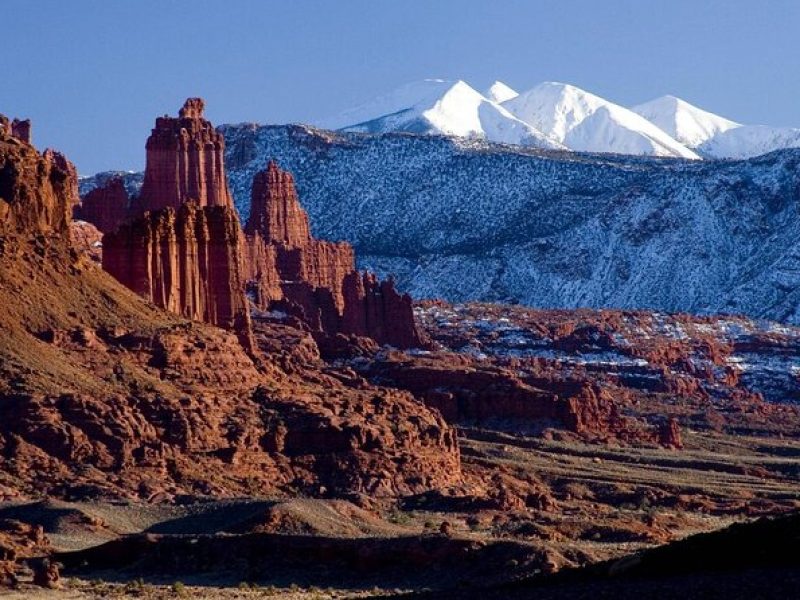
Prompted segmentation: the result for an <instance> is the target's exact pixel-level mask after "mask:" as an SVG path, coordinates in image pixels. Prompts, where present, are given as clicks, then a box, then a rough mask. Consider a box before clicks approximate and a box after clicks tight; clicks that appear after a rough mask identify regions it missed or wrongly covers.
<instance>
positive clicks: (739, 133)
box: [697, 125, 800, 158]
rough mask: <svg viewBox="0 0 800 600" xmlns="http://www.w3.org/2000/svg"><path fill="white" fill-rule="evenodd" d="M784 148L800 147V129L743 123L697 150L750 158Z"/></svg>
mask: <svg viewBox="0 0 800 600" xmlns="http://www.w3.org/2000/svg"><path fill="white" fill-rule="evenodd" d="M784 148H800V129H795V128H791V127H767V126H766V125H742V126H741V127H737V128H735V129H729V130H728V131H724V132H722V133H720V134H718V135H716V136H714V137H713V138H711V139H710V140H708V141H707V142H705V143H704V144H702V145H701V146H699V147H698V149H697V151H698V152H700V153H702V154H703V155H705V156H708V157H711V158H749V157H752V156H759V155H761V154H766V153H767V152H772V151H773V150H781V149H784Z"/></svg>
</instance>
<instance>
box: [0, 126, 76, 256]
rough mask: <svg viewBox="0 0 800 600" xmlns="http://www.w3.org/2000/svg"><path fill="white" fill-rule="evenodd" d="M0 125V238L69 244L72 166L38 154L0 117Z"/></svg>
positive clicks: (55, 155) (60, 158)
mask: <svg viewBox="0 0 800 600" xmlns="http://www.w3.org/2000/svg"><path fill="white" fill-rule="evenodd" d="M0 117H2V116H1V115H0ZM14 123H18V121H16V120H15V121H14ZM0 125H2V126H0V140H2V148H1V149H0V150H1V151H0V236H5V235H10V234H14V233H24V234H26V235H37V234H39V235H49V236H64V239H65V240H66V241H68V239H69V235H68V232H67V231H68V227H69V221H70V213H71V211H72V205H73V204H74V203H76V202H77V201H78V195H77V194H78V178H77V172H76V170H75V166H74V165H73V164H72V163H71V162H69V161H68V160H67V159H66V158H65V157H64V156H63V155H62V154H60V153H58V152H54V151H52V150H46V151H45V152H44V154H43V155H40V154H39V153H38V152H37V151H36V149H35V148H34V147H33V146H31V145H30V143H29V141H28V139H29V138H28V139H26V138H24V137H19V135H18V132H19V127H18V126H14V125H12V124H9V120H8V119H7V118H5V117H2V118H0Z"/></svg>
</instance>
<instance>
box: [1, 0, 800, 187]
mask: <svg viewBox="0 0 800 600" xmlns="http://www.w3.org/2000/svg"><path fill="white" fill-rule="evenodd" d="M0 21H2V22H3V53H4V60H3V63H2V67H0V112H2V113H4V114H7V115H9V116H21V117H30V118H32V119H33V121H34V130H33V134H34V143H35V144H36V145H37V146H38V147H40V148H43V147H45V146H52V147H56V148H58V149H60V150H63V151H64V152H66V153H67V154H68V156H69V157H70V158H72V160H73V161H74V162H75V163H76V164H77V165H78V169H79V171H80V172H81V173H82V174H91V173H93V172H96V171H98V170H102V169H111V168H121V169H139V168H142V167H143V164H144V141H145V139H146V138H147V135H148V133H149V130H150V127H152V123H153V120H154V118H155V117H156V116H157V115H160V114H165V113H170V114H174V113H176V111H177V109H178V107H179V106H180V104H181V103H182V101H183V99H184V98H186V97H187V96H194V95H199V96H203V97H204V98H205V99H206V102H207V113H208V115H209V118H211V119H212V120H213V121H214V122H215V123H218V124H219V123H223V122H239V121H259V122H264V123H285V122H302V121H305V120H310V119H314V118H316V117H324V116H327V115H329V114H335V113H337V112H339V111H341V110H343V109H345V108H348V107H350V106H352V105H354V104H356V103H358V102H360V101H362V100H366V99H369V98H371V97H372V96H374V95H376V94H379V93H382V92H385V91H388V90H391V89H392V88H394V87H396V86H398V85H401V84H403V83H406V82H409V81H413V80H417V79H424V78H427V77H442V78H448V79H449V78H455V79H457V78H461V79H465V80H467V81H468V82H470V83H472V84H473V85H475V86H476V87H478V88H482V87H484V86H486V85H488V84H489V83H491V82H492V81H494V80H495V79H500V80H503V81H505V82H506V83H508V84H509V85H511V86H512V87H514V88H516V89H518V90H520V89H526V88H529V87H532V86H533V85H535V84H536V83H539V82H540V81H544V80H554V81H563V82H568V83H572V84H575V85H577V86H580V87H583V88H585V89H588V90H589V91H592V92H594V93H597V94H599V95H601V96H604V97H606V98H608V99H609V100H613V101H615V102H618V103H621V104H635V103H639V102H643V101H646V100H649V99H651V98H653V97H656V96H660V95H662V94H666V93H672V94H675V95H677V96H681V97H683V98H684V99H686V100H688V101H690V102H692V103H695V104H697V105H699V106H700V107H702V108H706V109H708V110H711V111H713V112H717V113H719V114H722V115H723V116H726V117H729V118H732V119H735V120H739V121H743V122H746V123H764V124H769V125H781V126H782V125H791V126H798V127H800V68H798V67H799V66H800V65H799V64H798V63H800V1H797V0H769V1H766V0H765V1H763V2H755V1H753V0H748V1H744V0H727V1H723V0H708V1H703V0H663V1H662V0H638V1H634V0H607V1H602V0H594V1H584V0H553V1H545V0H541V1H535V0H528V1H524V0H486V1H476V0H462V1H456V0H427V1H423V0H394V1H388V0H335V1H334V0H329V1H327V2H323V1H319V0H285V1H283V2H278V1H269V0H265V1H256V0H253V1H244V0H242V1H238V0H225V1H219V2H209V1H205V0H193V1H191V2H187V1H182V0H181V1H168V0H160V1H154V0H153V1H150V0H138V1H135V2H133V1H131V2H124V1H122V0H117V1H114V0H109V1H104V2H101V1H94V2H90V1H88V0H70V1H65V0H58V1H56V0H51V1H43V0H3V3H2V14H1V15H0Z"/></svg>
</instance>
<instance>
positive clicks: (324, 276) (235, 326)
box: [75, 98, 425, 348]
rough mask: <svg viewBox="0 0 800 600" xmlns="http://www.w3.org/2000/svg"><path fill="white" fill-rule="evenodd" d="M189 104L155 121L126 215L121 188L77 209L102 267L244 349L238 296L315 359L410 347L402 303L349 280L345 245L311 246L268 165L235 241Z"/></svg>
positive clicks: (210, 152)
mask: <svg viewBox="0 0 800 600" xmlns="http://www.w3.org/2000/svg"><path fill="white" fill-rule="evenodd" d="M203 108H204V103H203V101H202V100H201V99H200V98H189V99H188V100H187V101H186V102H185V104H184V105H183V107H182V108H181V109H180V112H179V116H178V117H177V118H173V117H160V118H158V119H156V126H155V127H154V128H153V130H152V133H151V135H150V137H149V138H148V140H147V164H146V168H145V174H144V183H143V186H142V192H141V195H140V197H139V199H138V201H137V202H134V203H131V202H129V201H128V199H127V193H126V192H125V190H124V186H123V185H122V183H121V182H120V181H119V180H114V179H112V180H110V181H109V182H108V183H107V184H106V185H105V186H103V187H101V188H98V189H96V190H93V191H92V192H90V193H89V194H87V195H86V196H85V198H84V200H83V205H82V206H81V207H80V208H79V209H76V213H75V214H76V216H79V217H82V218H85V219H86V220H88V221H90V222H92V223H94V224H95V225H96V226H97V227H98V228H99V229H100V230H101V231H104V232H105V234H106V235H105V237H104V241H103V267H104V268H105V269H106V270H107V271H108V272H109V273H111V274H112V275H114V276H115V277H116V278H117V279H118V280H119V281H121V282H122V283H124V284H125V285H126V286H127V287H129V288H130V289H132V290H134V291H135V292H137V293H138V294H140V295H142V296H144V297H145V298H147V299H148V300H150V301H151V302H153V303H155V304H156V305H157V306H160V307H162V308H166V309H167V310H170V311H172V312H175V313H178V314H181V315H183V316H186V317H189V318H192V319H197V320H203V321H206V322H209V323H211V324H214V325H218V326H221V327H224V328H227V329H231V330H233V331H235V332H236V333H237V334H238V335H239V336H240V339H242V340H243V342H244V343H245V344H246V346H247V347H248V348H252V334H251V326H250V318H249V307H248V302H247V299H246V297H245V285H246V286H247V287H248V288H249V290H250V291H251V292H252V295H253V298H254V302H255V304H256V306H257V307H258V308H260V309H262V310H266V309H270V308H276V307H277V308H281V309H285V310H286V311H287V312H288V313H290V314H291V315H293V316H294V317H296V318H298V319H300V320H301V321H303V322H304V323H305V324H306V325H307V326H308V328H310V329H311V330H312V332H314V334H315V339H317V342H318V343H320V344H322V345H323V347H327V346H331V344H332V342H334V341H335V340H337V339H338V342H336V343H334V344H333V345H334V346H336V345H341V344H345V345H346V344H347V343H348V342H346V341H344V340H343V339H341V338H337V336H344V338H349V337H352V336H356V337H362V338H371V339H372V340H374V341H376V342H378V343H380V344H390V345H392V346H396V347H398V348H408V347H413V346H420V345H423V344H424V343H425V339H424V336H423V335H422V334H421V333H420V331H419V330H418V329H417V327H416V325H415V323H414V314H413V307H412V301H411V298H410V297H409V296H408V295H401V294H399V293H398V292H397V291H396V290H395V288H394V284H393V282H391V281H385V282H380V281H378V279H377V278H376V277H375V276H374V275H371V274H367V273H364V274H362V273H359V272H358V271H357V270H356V268H355V255H354V252H353V248H352V247H351V246H350V244H348V243H346V242H329V241H324V240H317V239H315V238H314V237H313V236H312V235H311V228H310V226H309V219H308V215H307V213H306V211H305V210H304V209H303V207H302V206H301V204H300V199H299V197H298V195H297V190H296V188H295V184H294V178H293V177H292V175H291V174H290V173H288V172H285V171H282V170H281V169H280V168H279V167H278V165H277V164H276V163H275V162H272V161H270V162H269V164H268V165H267V168H266V169H265V170H263V171H260V172H259V173H257V174H256V175H255V177H254V179H253V187H252V195H251V211H250V219H249V220H248V222H247V226H246V227H245V229H244V232H243V231H242V229H241V226H240V224H239V220H238V217H237V215H236V211H235V209H234V207H233V201H232V199H231V195H230V192H229V190H228V185H227V181H226V177H225V165H224V159H223V153H224V148H225V142H224V139H223V137H222V134H220V133H219V132H217V131H216V130H215V129H214V127H213V125H212V124H211V123H210V122H209V121H207V120H206V119H204V118H203Z"/></svg>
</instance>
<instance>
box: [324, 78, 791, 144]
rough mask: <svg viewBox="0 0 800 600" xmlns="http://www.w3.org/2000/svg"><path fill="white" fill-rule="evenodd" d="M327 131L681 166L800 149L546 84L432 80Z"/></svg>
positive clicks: (745, 130)
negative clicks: (661, 160)
mask: <svg viewBox="0 0 800 600" xmlns="http://www.w3.org/2000/svg"><path fill="white" fill-rule="evenodd" d="M314 124H315V125H317V126H320V127H322V128H325V129H333V130H343V131H358V132H367V133H388V132H392V131H403V132H410V133H420V134H438V135H448V136H457V137H468V138H474V137H478V138H483V139H486V140H488V141H492V142H498V143H506V144H518V145H525V146H532V147H535V148H542V149H561V150H563V149H568V150H576V151H583V152H612V153H617V154H632V155H640V156H664V157H677V158H693V159H696V158H748V157H753V156H758V155H760V154H765V153H767V152H771V151H773V150H779V149H781V148H794V147H800V129H797V128H789V127H768V126H763V125H743V124H740V123H737V122H736V121H732V120H730V119H726V118H725V117H721V116H719V115H716V114H714V113H712V112H709V111H706V110H703V109H701V108H698V107H696V106H694V105H692V104H690V103H688V102H686V101H685V100H682V99H680V98H677V97H675V96H662V97H660V98H656V99H655V100H652V101H650V102H645V103H644V104H639V105H637V106H634V107H632V108H630V109H628V108H625V107H623V106H620V105H619V104H615V103H613V102H610V101H608V100H606V99H604V98H601V97H600V96H597V95H596V94H592V93H590V92H587V91H586V90H582V89H580V88H578V87H575V86H573V85H569V84H564V83H555V82H545V83H542V84H539V85H538V86H536V87H534V88H533V89H531V90H529V91H527V92H524V93H522V94H518V93H517V92H516V91H515V90H513V89H512V88H510V87H509V86H508V85H506V84H505V83H503V82H501V81H495V82H494V83H493V84H492V85H490V86H489V87H488V88H487V89H486V91H485V92H484V93H483V94H480V93H478V92H477V91H475V89H474V88H472V87H470V86H469V85H468V84H467V83H465V82H464V81H460V80H459V81H444V80H441V79H427V80H424V81H419V82H416V83H411V84H408V85H405V86H402V87H400V88H398V89H396V90H394V91H393V92H391V93H388V94H385V95H383V96H379V97H378V98H376V99H374V100H372V101H370V102H367V103H365V104H362V105H360V106H357V107H356V108H354V109H351V110H348V111H345V112H343V113H342V114H340V115H338V116H337V117H333V118H329V119H325V120H322V121H318V122H316V123H314Z"/></svg>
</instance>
